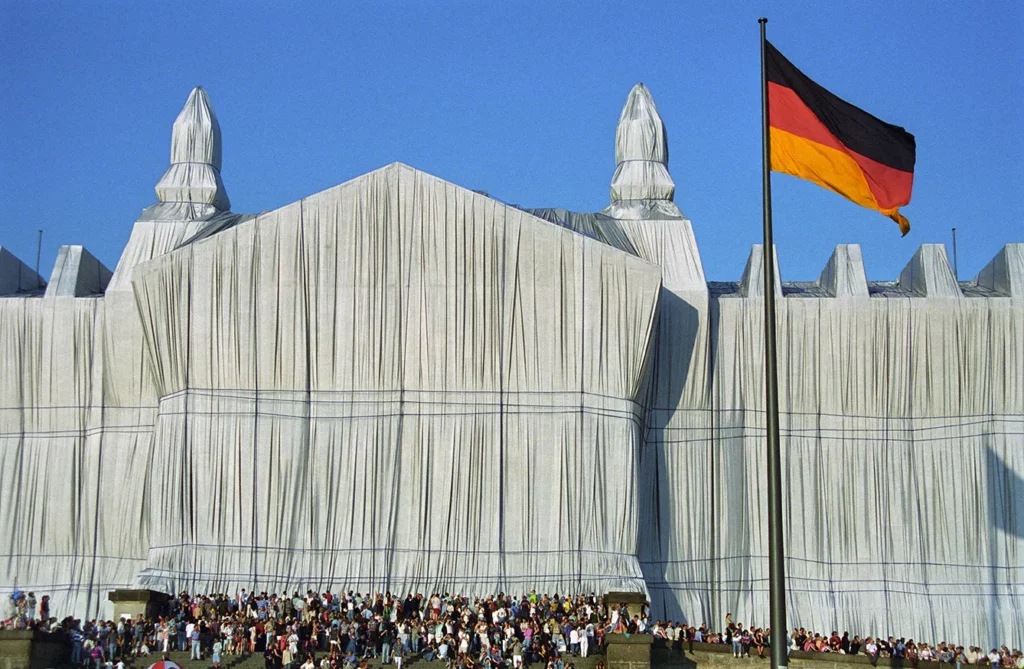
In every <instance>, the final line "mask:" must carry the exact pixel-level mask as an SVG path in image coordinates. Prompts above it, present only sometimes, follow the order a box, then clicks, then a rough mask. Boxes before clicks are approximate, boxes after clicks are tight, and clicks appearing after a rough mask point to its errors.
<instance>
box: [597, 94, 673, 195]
mask: <svg viewBox="0 0 1024 669" xmlns="http://www.w3.org/2000/svg"><path fill="white" fill-rule="evenodd" d="M615 163H616V167H615V176H614V177H612V189H611V190H612V202H613V203H614V202H619V201H621V200H668V201H671V200H672V198H673V197H674V195H675V192H676V185H675V182H674V181H672V177H671V176H670V175H669V173H668V138H667V136H666V134H665V125H664V124H663V123H662V122H661V116H660V115H659V114H658V108H657V107H655V106H654V99H653V98H652V97H651V93H650V91H648V90H647V87H646V86H644V85H643V84H642V83H640V84H637V85H636V86H634V87H633V90H631V91H630V92H629V97H628V98H626V105H625V106H624V107H623V108H622V114H621V115H620V116H619V126H618V128H617V129H616V130H615Z"/></svg>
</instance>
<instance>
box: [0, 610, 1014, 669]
mask: <svg viewBox="0 0 1024 669" xmlns="http://www.w3.org/2000/svg"><path fill="white" fill-rule="evenodd" d="M49 609H50V604H49V597H45V596H44V597H42V598H41V599H39V600H36V598H35V595H34V593H24V592H17V591H16V592H15V594H14V595H13V596H12V598H11V615H10V617H8V619H7V620H5V621H4V622H3V627H5V628H11V627H14V628H18V627H20V628H32V629H38V630H47V631H51V632H55V633H63V634H66V635H68V636H69V638H70V641H71V647H72V651H71V661H72V663H74V664H76V665H79V666H82V667H86V668H87V669H113V668H116V669H124V667H125V666H126V664H125V663H126V662H130V661H131V659H132V658H137V657H146V656H148V655H155V654H160V653H168V652H171V651H179V652H188V653H189V657H190V658H191V659H195V660H205V661H208V662H209V663H210V664H211V665H212V666H213V667H215V668H218V669H219V667H220V666H221V662H222V661H223V660H224V658H225V657H227V656H244V655H253V654H259V655H262V656H263V658H264V659H265V664H266V668H267V669H365V668H366V667H367V666H368V663H369V662H370V661H371V660H374V661H377V662H379V663H380V664H382V665H395V667H396V669H402V665H403V664H404V663H406V662H408V661H410V660H412V659H414V658H415V659H419V660H423V661H427V662H431V661H437V662H443V663H445V665H447V667H449V668H457V669H477V668H487V669H499V668H501V669H519V668H520V667H522V666H523V665H543V666H544V667H546V669H573V662H574V660H576V658H585V657H588V656H589V655H593V654H595V653H602V652H603V648H604V645H605V640H606V639H607V637H608V635H610V634H616V633H622V634H650V635H653V636H654V639H655V643H656V644H658V645H662V646H664V647H666V648H668V649H670V650H671V651H675V652H684V650H686V649H687V646H689V649H690V650H692V647H693V646H692V645H693V644H695V643H696V644H699V643H712V644H726V645H728V646H729V647H730V648H731V650H732V653H733V655H734V656H735V657H760V658H767V652H768V649H769V647H770V645H771V643H772V635H771V630H768V629H762V628H760V627H756V626H753V625H744V624H743V623H742V622H734V621H733V619H732V614H728V615H727V616H726V619H725V624H724V626H723V628H722V629H721V630H720V631H714V630H712V629H711V628H709V627H708V625H706V624H702V625H700V626H699V627H694V626H688V625H685V624H681V623H675V622H663V621H660V620H654V621H652V620H651V619H650V617H649V611H648V610H647V607H646V606H638V605H627V604H625V603H622V602H607V605H606V602H604V601H603V600H602V598H600V597H596V596H594V595H593V594H591V595H589V596H585V595H571V596H559V595H557V594H556V595H551V596H549V595H547V594H538V593H537V592H536V591H532V592H530V593H529V594H526V595H522V596H507V595H504V594H498V595H496V596H489V597H481V598H473V599H471V598H469V597H463V596H459V595H449V594H440V593H434V594H432V595H430V596H428V597H424V596H423V595H419V594H417V595H412V594H410V595H407V596H405V597H404V598H403V597H401V596H398V595H393V594H391V593H383V594H380V593H378V594H373V595H371V594H364V595H361V594H359V593H355V592H351V591H350V592H347V593H343V594H333V593H331V592H329V591H328V592H324V593H314V592H312V591H309V592H307V593H306V594H305V595H300V594H299V593H293V594H292V595H291V596H288V595H284V594H280V595H279V594H267V593H266V592H261V593H255V592H246V591H244V590H243V591H241V592H240V593H238V594H237V595H234V596H228V595H225V594H213V595H189V594H188V593H184V592H183V593H181V594H180V595H179V596H178V597H175V598H172V599H171V600H170V601H169V602H168V603H167V606H166V609H165V610H164V611H163V612H162V615H158V616H156V618H155V619H147V618H144V617H142V616H139V617H137V618H135V619H125V620H119V621H110V620H107V621H99V620H93V621H89V622H86V623H82V622H81V621H79V620H76V619H73V618H66V619H64V620H61V621H58V620H57V619H56V618H54V617H52V616H50V615H49ZM785 643H786V645H787V648H788V649H789V651H790V652H792V651H793V650H799V651H805V652H816V653H840V654H846V655H864V656H866V657H867V658H868V659H869V660H870V661H871V663H872V664H876V663H877V662H878V660H879V658H894V659H900V660H901V661H903V662H905V663H907V664H910V665H911V666H916V665H917V664H918V663H919V662H922V661H925V662H927V661H935V662H944V663H949V664H956V665H957V669H960V667H961V666H962V665H965V664H969V665H989V669H1024V656H1022V654H1021V652H1020V651H1019V650H1010V649H1008V648H1007V647H1006V646H1003V647H1002V648H998V649H997V648H993V649H992V650H991V651H990V652H988V653H986V652H984V650H982V649H981V648H980V647H976V646H974V647H969V648H967V649H965V648H964V647H962V646H957V645H955V644H952V643H947V642H943V643H939V644H936V645H932V644H928V643H920V642H918V643H915V642H914V641H913V640H912V639H911V640H906V639H903V638H899V639H895V638H893V637H887V638H881V637H879V638H873V637H870V636H869V637H865V638H863V639H862V638H861V637H860V636H853V637H852V638H851V637H850V635H849V634H848V633H845V632H844V633H843V634H842V636H840V635H839V634H838V633H837V632H835V631H833V632H832V633H831V635H823V634H818V633H814V632H810V631H808V630H806V629H803V628H800V629H796V630H793V631H792V632H791V634H789V635H787V636H786V637H785ZM752 653H753V654H752Z"/></svg>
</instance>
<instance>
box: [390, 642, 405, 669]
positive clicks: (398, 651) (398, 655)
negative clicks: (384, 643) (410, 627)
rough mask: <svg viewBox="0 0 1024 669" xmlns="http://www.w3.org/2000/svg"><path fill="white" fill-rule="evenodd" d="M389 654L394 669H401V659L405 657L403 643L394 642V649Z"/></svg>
mask: <svg viewBox="0 0 1024 669" xmlns="http://www.w3.org/2000/svg"><path fill="white" fill-rule="evenodd" d="M391 656H392V657H393V658H394V660H395V669H402V660H404V659H405V644H404V643H397V644H395V650H394V651H393V652H392V654H391Z"/></svg>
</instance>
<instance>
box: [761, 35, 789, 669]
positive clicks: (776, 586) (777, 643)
mask: <svg viewBox="0 0 1024 669" xmlns="http://www.w3.org/2000/svg"><path fill="white" fill-rule="evenodd" d="M757 22H758V23H760V24H761V149H762V152H761V167H762V190H763V194H764V247H763V249H764V252H763V254H762V257H763V260H764V261H763V263H762V267H763V269H764V369H765V401H766V407H765V408H766V412H765V413H766V427H767V431H768V589H769V607H770V611H771V616H770V624H771V628H772V634H771V666H772V669H784V668H785V667H787V666H788V664H789V657H788V655H789V654H788V652H787V644H786V639H787V637H788V628H787V627H786V564H785V554H784V553H783V546H782V462H781V460H782V458H781V455H780V450H779V373H778V369H777V352H776V345H775V245H774V242H773V240H772V178H771V155H772V152H771V134H770V133H769V130H768V128H769V127H770V125H769V120H770V119H769V117H768V71H767V62H766V61H767V56H768V48H767V43H768V42H767V39H766V38H765V26H766V24H767V23H768V19H766V18H760V19H758V20H757Z"/></svg>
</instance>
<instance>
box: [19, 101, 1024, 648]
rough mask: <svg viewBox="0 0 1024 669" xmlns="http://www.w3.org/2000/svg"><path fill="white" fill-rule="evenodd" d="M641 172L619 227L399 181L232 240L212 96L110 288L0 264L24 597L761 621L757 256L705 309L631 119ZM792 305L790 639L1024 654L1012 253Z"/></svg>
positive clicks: (340, 194)
mask: <svg viewBox="0 0 1024 669" xmlns="http://www.w3.org/2000/svg"><path fill="white" fill-rule="evenodd" d="M615 153H616V162H617V165H618V166H617V169H616V171H615V174H614V176H613V179H612V185H611V203H610V205H609V206H608V207H607V208H606V209H604V210H603V211H601V212H598V213H576V212H569V211H566V210H564V209H523V208H519V207H514V206H510V205H507V204H504V203H502V202H499V201H497V200H495V199H492V198H489V197H487V196H486V195H483V194H480V193H476V192H473V191H471V190H468V189H465V188H462V187H460V186H457V185H454V184H452V183H449V182H446V181H444V180H442V179H440V178H437V177H434V176H431V175H429V174H426V173H423V172H421V171H419V170H416V169H414V168H412V167H408V166H406V165H402V164H398V163H396V164H392V165H389V166H387V167H384V168H382V169H379V170H377V171H374V172H370V173H369V174H365V175H363V176H361V177H358V178H356V179H353V180H352V181H349V182H346V183H343V184H341V185H338V186H335V187H333V188H330V189H328V190H326V191H323V192H321V193H317V194H315V195H311V196H309V197H307V198H305V199H303V200H301V201H299V202H295V203H293V204H290V205H287V206H285V207H282V208H280V209H277V210H275V211H270V212H264V213H261V214H258V215H247V214H236V213H232V212H231V211H230V201H229V199H228V196H227V193H226V190H225V186H224V183H223V180H222V178H221V174H220V168H221V138H220V127H219V124H218V122H217V118H216V116H215V114H214V113H213V110H212V108H211V106H210V102H209V99H208V98H207V95H206V93H205V92H204V91H203V90H202V89H198V88H197V89H196V90H194V91H193V92H192V94H191V95H190V97H189V99H188V102H187V103H186V105H185V108H184V109H183V110H182V112H181V114H180V115H179V117H178V119H177V120H176V121H175V124H174V129H173V134H172V146H171V165H170V167H169V169H168V170H167V172H166V174H165V175H164V176H163V178H162V179H161V180H160V182H159V183H158V185H157V187H156V191H157V197H158V202H157V204H155V205H153V206H150V207H148V208H146V209H144V210H143V212H142V215H141V217H140V218H139V220H138V221H136V223H135V225H134V227H133V229H132V234H131V237H130V240H129V242H128V245H127V247H126V248H125V249H124V251H123V253H122V255H121V258H120V261H119V263H118V265H117V267H116V268H115V270H114V271H113V272H110V271H109V270H107V268H105V267H104V266H103V265H102V263H100V262H99V261H98V260H97V259H96V258H95V257H93V256H92V255H91V254H90V253H89V252H88V251H87V250H86V249H84V248H82V247H80V246H64V247H62V248H61V250H60V254H59V256H58V259H57V263H56V264H55V267H54V269H53V272H52V274H51V275H50V279H49V281H44V280H43V279H42V278H41V277H39V276H38V275H36V273H35V272H34V271H32V270H31V269H29V268H28V267H27V266H25V265H24V264H23V263H22V262H21V261H19V260H18V259H17V258H15V257H14V256H12V255H11V254H10V253H8V252H7V251H4V250H2V249H0V295H3V297H0V378H2V379H3V382H2V383H0V395H2V397H0V516H2V518H3V522H2V523H0V545H2V546H4V547H5V548H3V549H0V550H4V551H6V553H5V554H2V555H0V565H2V566H0V584H2V585H3V586H6V587H8V588H14V587H19V588H22V589H30V590H35V591H36V592H44V593H50V594H52V595H53V606H54V610H55V613H56V614H58V615H67V614H75V615H77V616H80V617H83V616H89V617H92V616H96V615H109V610H108V607H109V603H108V602H107V601H106V593H107V592H108V591H109V590H112V589H115V588H130V587H142V588H151V589H155V590H162V591H165V592H178V591H181V590H188V591H190V592H230V593H234V592H235V591H237V590H239V589H241V588H246V589H252V588H256V589H258V590H267V591H268V592H270V591H278V592H280V591H282V590H285V589H287V590H289V591H290V590H297V589H298V590H305V589H307V588H313V589H318V590H324V589H334V590H340V589H345V590H349V589H357V590H361V591H371V590H385V589H388V590H391V591H397V592H407V591H412V592H423V593H430V592H435V591H440V592H444V591H449V592H460V593H464V594H468V595H475V594H486V593H492V592H506V593H507V592H512V593H519V592H527V591H529V590H531V589H536V590H537V591H538V592H545V591H546V592H549V593H554V592H559V593H566V592H604V591H609V590H619V591H621V590H639V591H642V592H647V593H648V594H649V597H650V599H651V601H652V605H653V612H654V615H655V616H656V617H661V618H671V619H674V620H686V621H688V622H691V623H695V624H699V623H700V622H708V623H710V624H712V625H719V624H720V622H721V620H722V619H723V618H724V616H725V613H726V612H732V613H733V617H734V619H736V620H742V621H744V622H748V623H751V624H758V625H764V624H765V623H767V620H768V611H767V600H768V580H767V575H768V571H767V530H766V528H765V525H764V519H765V518H766V508H765V505H766V497H765V472H764V465H763V463H764V398H763V392H762V383H763V349H762V333H763V327H762V313H763V295H762V293H761V291H762V284H761V281H760V276H761V272H762V269H761V267H762V263H761V259H762V254H761V248H760V247H759V246H755V247H753V248H752V250H751V253H750V257H749V259H748V262H747V266H746V268H745V269H744V271H743V274H742V278H741V279H740V280H739V281H738V282H735V283H720V282H708V281H707V280H706V278H705V274H704V268H703V266H702V262H701V257H700V253H699V251H698V247H697V244H696V239H695V236H694V233H693V228H692V225H691V222H690V221H689V220H688V219H687V218H686V217H685V216H684V214H683V213H682V212H681V211H680V209H679V208H678V207H677V206H676V204H675V203H674V201H673V198H674V191H675V185H674V182H673V180H672V177H671V175H670V173H669V170H668V143H667V138H666V133H665V129H664V126H663V124H662V121H661V118H660V116H659V115H658V112H657V109H656V108H655V105H654V102H653V100H652V98H651V96H650V94H649V92H648V91H647V89H646V88H644V87H643V85H640V84H638V85H637V86H636V87H635V88H634V89H633V90H632V91H631V92H630V94H629V97H628V99H627V102H626V105H625V107H624V109H623V112H622V116H621V118H620V121H619V126H618V130H617V133H616V142H615ZM782 258H783V262H784V259H785V250H784V249H783V253H782ZM775 271H776V272H778V271H779V270H778V268H777V267H776V268H775ZM776 286H777V287H778V290H779V297H780V298H781V299H779V301H778V307H777V308H778V318H779V321H778V337H779V357H780V359H779V369H780V383H779V385H780V410H781V412H782V415H781V429H782V444H783V458H784V469H785V471H784V477H785V478H784V495H785V500H786V528H785V543H786V548H787V563H786V564H787V579H788V589H789V616H790V620H791V624H792V625H795V626H804V627H808V628H812V629H816V630H821V631H828V630H831V629H849V630H850V631H851V633H858V634H861V635H866V634H872V635H879V634H884V635H888V634H889V633H893V634H898V635H901V636H908V637H913V638H915V639H925V640H933V641H939V640H943V639H947V640H950V641H955V642H959V643H963V644H968V643H970V644H987V643H989V642H990V641H996V640H998V641H1000V642H1002V643H1013V644H1016V645H1018V646H1019V645H1020V644H1021V643H1024V638H1022V636H1021V635H1022V631H1021V630H1022V626H1021V621H1022V620H1024V244H1021V243H1011V244H1007V245H1006V246H1005V247H1003V249H1002V250H1000V251H999V253H998V254H997V255H996V257H995V258H993V259H992V261H991V262H990V263H989V264H988V266H986V267H985V269H984V270H983V271H982V272H981V273H980V274H979V275H978V276H977V277H976V278H975V279H973V280H971V281H958V280H957V279H956V277H954V275H953V272H952V270H951V268H950V266H949V262H948V260H947V258H946V254H945V249H944V247H942V246H941V245H931V244H925V245H923V246H921V247H920V248H919V249H918V250H917V252H916V253H915V254H914V255H913V257H912V258H911V259H910V261H909V262H908V264H907V266H906V268H905V269H904V270H903V271H902V272H901V273H900V275H899V277H898V278H896V279H895V280H894V281H885V282H877V281H868V280H867V278H866V276H865V271H864V264H863V260H862V258H861V252H860V247H859V246H857V245H841V246H838V247H836V249H835V250H834V251H833V253H832V255H831V257H830V258H828V260H827V263H826V264H825V267H824V269H823V271H822V273H821V276H820V277H819V278H818V280H817V281H813V282H788V281H777V283H776Z"/></svg>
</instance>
